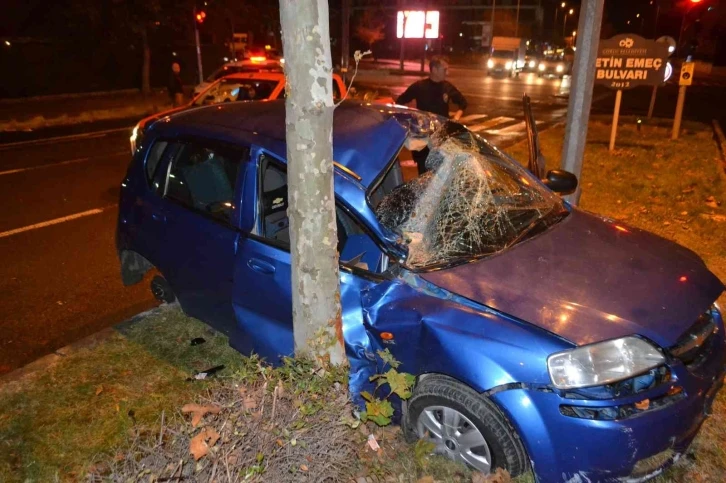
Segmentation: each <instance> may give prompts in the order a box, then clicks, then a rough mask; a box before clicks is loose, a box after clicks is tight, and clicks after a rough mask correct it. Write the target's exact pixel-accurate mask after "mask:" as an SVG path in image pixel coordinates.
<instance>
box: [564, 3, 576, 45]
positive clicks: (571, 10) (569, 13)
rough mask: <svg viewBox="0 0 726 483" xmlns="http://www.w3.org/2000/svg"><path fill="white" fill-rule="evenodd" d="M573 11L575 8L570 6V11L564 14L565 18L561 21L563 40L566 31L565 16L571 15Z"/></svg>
mask: <svg viewBox="0 0 726 483" xmlns="http://www.w3.org/2000/svg"><path fill="white" fill-rule="evenodd" d="M573 13H575V9H574V8H571V9H570V11H569V12H567V13H566V14H565V20H564V22H562V39H563V40H564V38H565V32H567V16H568V15H572V14H573Z"/></svg>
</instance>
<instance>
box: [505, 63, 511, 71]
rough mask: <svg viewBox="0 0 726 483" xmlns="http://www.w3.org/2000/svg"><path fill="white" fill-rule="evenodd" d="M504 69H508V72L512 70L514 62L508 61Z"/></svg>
mask: <svg viewBox="0 0 726 483" xmlns="http://www.w3.org/2000/svg"><path fill="white" fill-rule="evenodd" d="M504 68H505V69H507V70H509V69H511V68H512V61H507V63H506V64H504Z"/></svg>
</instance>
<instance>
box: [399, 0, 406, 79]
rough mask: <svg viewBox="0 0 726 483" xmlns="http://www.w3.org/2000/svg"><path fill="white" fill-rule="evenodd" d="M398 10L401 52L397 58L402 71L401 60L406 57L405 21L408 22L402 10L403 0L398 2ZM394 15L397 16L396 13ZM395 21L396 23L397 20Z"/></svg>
mask: <svg viewBox="0 0 726 483" xmlns="http://www.w3.org/2000/svg"><path fill="white" fill-rule="evenodd" d="M398 9H399V11H401V12H403V13H402V16H403V21H402V22H401V24H402V25H401V52H400V58H399V63H400V68H401V70H403V59H404V58H405V57H406V20H408V17H407V16H406V11H405V10H404V5H403V0H398ZM396 15H398V12H397V13H396ZM396 21H397V22H398V19H396Z"/></svg>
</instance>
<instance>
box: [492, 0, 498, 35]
mask: <svg viewBox="0 0 726 483" xmlns="http://www.w3.org/2000/svg"><path fill="white" fill-rule="evenodd" d="M496 9H497V0H492V38H494V14H495V13H496Z"/></svg>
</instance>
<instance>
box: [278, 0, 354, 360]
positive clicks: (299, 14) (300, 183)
mask: <svg viewBox="0 0 726 483" xmlns="http://www.w3.org/2000/svg"><path fill="white" fill-rule="evenodd" d="M280 20H281V25H282V33H283V52H284V53H285V75H286V81H287V85H286V86H285V87H286V90H287V96H286V100H285V124H286V131H287V132H286V140H287V161H288V162H287V166H288V168H287V170H288V177H287V179H288V198H289V209H288V215H289V218H290V252H291V257H292V317H293V326H294V337H295V353H296V354H297V355H307V356H311V355H312V356H318V357H326V356H327V357H329V359H330V362H331V363H334V364H339V363H343V362H344V361H345V349H344V344H343V332H342V324H341V312H340V287H339V279H338V252H337V233H336V222H335V197H334V195H333V144H332V141H333V109H334V104H333V83H332V82H333V81H332V62H331V54H330V32H329V27H328V25H329V24H328V2H327V0H280Z"/></svg>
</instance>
